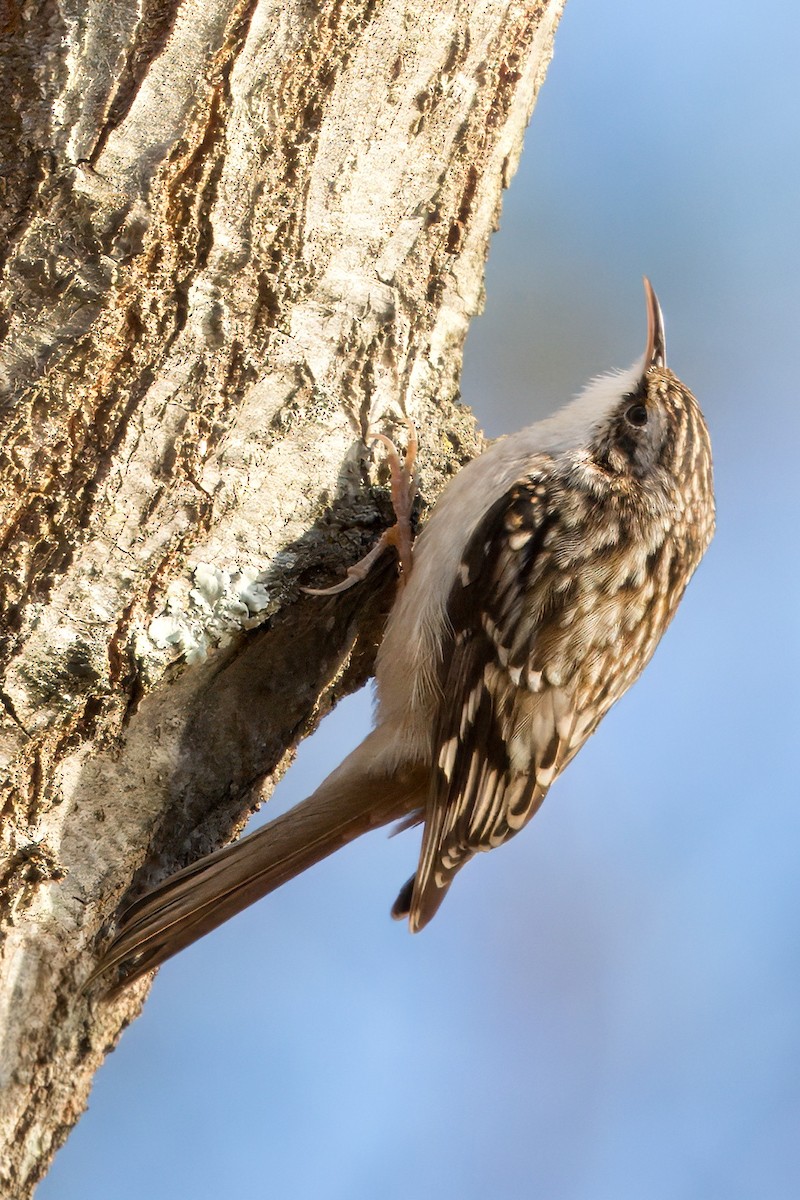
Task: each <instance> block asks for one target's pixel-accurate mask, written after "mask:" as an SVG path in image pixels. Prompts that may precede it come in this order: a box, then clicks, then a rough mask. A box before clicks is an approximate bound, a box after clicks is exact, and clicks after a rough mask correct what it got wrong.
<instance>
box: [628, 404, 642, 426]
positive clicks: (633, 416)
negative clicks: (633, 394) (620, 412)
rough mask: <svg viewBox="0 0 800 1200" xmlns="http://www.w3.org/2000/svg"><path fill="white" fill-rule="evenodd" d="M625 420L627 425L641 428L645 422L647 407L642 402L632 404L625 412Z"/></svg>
mask: <svg viewBox="0 0 800 1200" xmlns="http://www.w3.org/2000/svg"><path fill="white" fill-rule="evenodd" d="M625 420H626V421H627V422H628V424H629V425H636V426H638V427H640V428H641V426H642V425H646V424H647V409H646V408H645V406H644V405H643V404H632V405H631V406H630V408H629V409H628V411H627V412H626V413H625Z"/></svg>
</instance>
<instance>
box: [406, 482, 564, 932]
mask: <svg viewBox="0 0 800 1200" xmlns="http://www.w3.org/2000/svg"><path fill="white" fill-rule="evenodd" d="M558 511H559V509H558V503H557V497H555V496H554V495H553V494H552V490H551V486H549V485H548V482H547V474H546V470H545V471H540V472H532V473H531V474H530V475H526V476H525V477H524V478H522V479H520V480H519V481H518V482H517V483H516V484H515V485H514V486H513V487H512V488H511V489H510V490H509V491H508V492H507V493H506V494H505V495H504V496H503V497H502V498H501V499H500V500H499V501H498V502H497V503H496V504H495V505H494V506H493V508H492V509H491V510H490V511H489V513H488V514H487V515H486V517H485V518H484V520H483V521H482V522H481V524H480V525H479V526H478V528H477V529H476V530H475V533H474V534H473V536H472V538H471V539H470V541H469V544H468V545H467V547H466V550H465V553H464V556H463V561H462V564H461V569H460V571H459V573H458V576H457V579H456V582H455V584H454V586H453V590H452V592H451V595H450V599H449V603H448V617H449V620H450V623H451V625H452V629H453V640H452V645H451V653H450V656H449V660H448V661H446V662H444V663H443V664H442V668H441V671H440V685H441V688H442V694H443V697H444V700H443V703H442V705H441V709H440V714H439V719H438V724H437V727H436V729H435V731H434V747H435V752H434V764H435V765H434V771H433V777H432V783H431V790H430V793H429V797H428V802H427V808H426V814H425V828H424V833H423V839H422V848H421V852H420V861H419V866H418V869H417V873H416V877H415V880H414V882H413V885H412V884H411V882H410V881H409V884H408V885H406V888H405V889H404V892H403V893H402V895H401V897H400V898H399V899H398V903H397V905H396V906H395V910H394V911H395V914H396V915H405V913H406V912H407V913H408V916H409V922H410V925H411V928H412V929H414V930H416V929H421V928H422V927H423V926H424V925H425V924H427V922H428V921H429V920H430V919H431V917H432V916H433V915H434V913H435V912H436V910H437V909H438V907H439V905H440V904H441V902H442V900H443V898H444V895H445V893H446V891H447V889H448V887H449V886H450V883H451V882H452V879H453V877H454V876H455V874H456V872H457V871H458V870H460V868H461V867H462V866H463V865H464V863H465V862H467V861H468V860H469V859H470V858H472V857H473V855H474V854H476V853H478V852H479V851H481V850H489V849H491V848H493V847H495V846H498V845H501V844H502V843H503V842H505V841H507V840H508V838H510V837H512V836H513V835H514V834H515V833H516V832H517V831H518V830H519V829H521V828H522V827H523V825H525V824H526V823H527V822H528V821H529V820H530V818H531V817H532V816H533V814H534V813H535V812H536V810H537V809H538V807H539V805H540V804H541V802H542V800H543V799H544V797H545V795H546V793H547V789H548V787H549V786H550V784H551V782H552V780H553V779H554V778H555V776H556V775H557V774H558V772H559V771H560V770H561V768H562V766H563V765H564V762H565V761H566V759H567V757H571V756H572V754H573V753H574V750H572V749H571V747H570V738H571V736H572V734H573V731H574V728H575V722H576V713H575V711H574V704H573V697H572V693H571V691H570V687H569V681H566V682H565V681H563V680H559V681H558V686H555V685H554V684H553V683H552V682H550V681H548V678H547V659H546V657H545V658H543V657H542V655H541V654H540V653H539V650H540V647H543V646H548V645H550V644H552V642H553V639H554V638H555V639H556V640H557V636H558V624H559V620H560V618H561V616H563V614H564V610H565V608H566V606H567V605H568V604H569V601H570V596H571V589H570V585H569V580H565V579H564V578H563V577H562V574H561V572H560V571H559V569H558V567H557V565H556V564H555V562H554V560H553V557H552V555H551V553H550V551H549V548H548V546H549V539H550V537H551V536H555V535H557V533H558V530H557V529H556V528H555V527H556V526H557V524H558V515H557V514H558ZM551 531H553V535H551Z"/></svg>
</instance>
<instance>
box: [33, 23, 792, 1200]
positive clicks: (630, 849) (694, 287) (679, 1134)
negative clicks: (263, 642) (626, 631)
mask: <svg viewBox="0 0 800 1200" xmlns="http://www.w3.org/2000/svg"><path fill="white" fill-rule="evenodd" d="M798 45H800V10H798V9H797V8H796V7H795V6H793V5H790V4H789V3H787V2H782V3H778V2H776V3H771V4H770V3H765V4H762V5H760V6H758V9H757V10H756V9H754V8H753V6H752V5H746V4H744V3H730V4H724V3H722V2H721V0H709V2H707V3H706V4H704V5H702V6H701V5H697V4H691V3H688V2H687V0H671V2H669V3H668V2H666V0H658V2H654V0H650V3H648V4H641V3H633V2H632V0H627V2H625V0H606V3H605V4H603V5H598V4H592V3H590V2H589V0H569V2H568V4H567V11H566V14H565V16H564V20H563V23H562V26H561V29H560V31H559V34H558V38H557V43H556V55H555V59H554V61H553V65H552V67H551V70H550V74H549V76H548V79H547V82H546V84H545V86H544V89H543V91H542V94H541V97H540V101H539V105H538V107H537V110H536V112H535V114H534V118H533V121H532V124H531V127H530V129H529V132H528V138H527V141H526V149H525V153H524V154H523V159H522V163H521V166H520V170H519V172H518V174H517V177H516V179H515V180H514V182H513V184H512V188H511V190H510V192H509V193H508V195H507V197H506V203H505V207H504V211H503V219H502V228H501V230H500V232H499V233H498V234H497V235H496V236H495V239H494V242H493V246H492V251H491V257H490V262H489V267H488V274H487V285H486V290H487V306H486V314H485V316H484V317H482V318H481V319H480V320H478V321H476V322H475V323H474V327H473V330H472V332H471V333H470V339H469V343H468V347H467V356H466V368H465V374H464V380H463V392H464V398H465V400H466V401H467V402H468V403H469V404H471V405H472V406H473V407H474V409H475V410H476V412H477V413H478V416H479V418H480V420H481V422H482V424H483V425H484V427H485V428H486V429H487V431H488V432H489V433H490V434H493V435H494V434H499V433H502V432H509V431H510V430H512V429H514V428H515V427H519V426H520V425H522V424H527V423H529V422H530V421H531V420H532V419H535V417H536V416H538V415H543V414H544V413H546V412H549V411H551V410H552V409H553V408H555V407H556V406H558V405H559V404H560V403H562V402H563V400H565V399H566V398H567V397H568V396H569V395H570V394H572V393H573V392H574V391H576V390H577V389H578V388H579V387H580V386H581V385H582V384H583V383H584V382H585V380H586V379H587V378H588V377H589V376H591V375H592V374H595V373H597V372H598V371H601V370H604V369H607V368H609V367H614V366H626V365H627V364H628V363H630V362H631V361H632V360H633V359H634V358H635V357H636V356H637V355H638V354H640V353H641V350H642V347H643V339H644V304H643V297H642V290H641V281H640V280H641V275H642V273H643V272H646V273H647V274H648V275H649V276H650V277H651V278H652V280H653V283H654V285H655V287H656V289H657V291H658V293H659V297H660V299H661V303H662V306H663V308H664V312H665V316H666V322H667V337H668V349H669V358H670V363H671V365H672V366H673V367H674V368H675V369H676V370H677V371H678V373H679V374H680V375H681V376H682V378H684V380H685V381H686V382H687V383H688V384H689V385H690V386H691V387H692V389H693V390H694V391H695V393H696V394H697V396H698V398H699V399H700V402H701V404H702V406H703V408H704V411H705V412H706V415H707V418H708V421H709V425H710V427H711V432H712V440H713V443H714V450H715V463H716V478H717V494H718V508H719V525H718V533H717V536H716V539H715V541H714V544H713V546H712V548H711V550H710V552H709V554H708V556H707V558H706V560H705V561H704V563H703V565H702V567H701V568H700V571H699V572H698V574H697V576H696V578H695V580H694V581H693V583H692V585H691V587H690V589H689V592H688V594H687V597H686V600H685V602H684V605H683V606H682V608H681V610H680V612H679V614H678V616H677V618H676V620H675V622H674V624H673V626H672V627H671V629H670V631H669V633H668V634H667V637H666V638H665V640H664V642H663V644H662V646H661V647H660V649H659V651H658V652H657V654H656V657H655V659H654V661H653V663H652V664H651V666H650V667H649V668H648V670H647V672H646V673H645V676H644V677H643V679H642V681H641V682H640V683H639V684H637V686H636V687H635V688H634V689H633V690H632V692H630V693H629V694H628V696H627V697H626V698H625V699H624V700H623V701H622V702H621V703H620V704H619V705H618V706H617V707H616V708H615V710H614V711H613V712H612V713H611V714H610V715H609V717H608V718H607V719H606V721H605V722H604V724H603V726H602V728H601V730H600V732H599V733H598V735H597V737H595V738H594V739H592V741H591V742H590V744H589V745H587V747H586V748H585V749H584V750H583V751H582V753H581V755H580V756H579V757H578V759H577V760H576V761H575V763H574V764H573V765H572V766H571V767H570V769H569V771H568V772H567V774H566V775H565V777H564V778H563V779H562V780H560V781H559V782H558V783H557V785H556V786H555V787H554V788H553V791H552V793H551V795H550V796H549V797H548V799H547V801H546V803H545V805H544V807H543V809H542V810H541V812H540V813H539V815H538V816H537V817H536V820H535V822H534V823H533V824H532V825H531V826H530V827H529V829H527V830H526V831H525V833H524V834H523V835H522V836H521V837H519V838H517V839H515V840H514V841H513V842H512V843H510V844H509V845H508V846H507V847H505V848H504V849H503V850H502V851H499V852H496V853H494V854H491V855H487V856H482V857H481V859H480V860H479V861H476V862H475V863H474V864H472V865H471V866H470V867H469V868H468V869H467V870H466V871H464V872H463V874H462V875H460V876H459V879H458V881H457V884H456V886H455V887H454V888H453V891H452V893H451V895H450V896H449V897H448V900H447V903H446V904H445V905H444V907H443V909H442V912H441V914H440V915H439V916H438V917H437V919H436V921H435V922H434V923H433V924H432V925H431V926H430V928H429V929H426V930H425V932H424V933H423V934H422V935H420V936H419V937H416V938H412V937H409V936H408V935H407V934H406V933H405V932H404V930H403V929H402V928H401V927H399V926H397V925H394V924H392V923H391V922H390V921H389V919H388V909H389V906H390V904H391V902H392V900H393V898H394V895H395V892H396V890H397V887H398V886H399V884H400V883H402V882H403V881H404V880H405V879H406V878H407V876H408V875H409V874H410V872H411V869H412V868H413V864H414V859H415V856H416V846H417V841H416V836H417V835H415V834H414V833H413V832H412V833H408V834H405V835H402V836H400V837H397V838H394V839H392V840H387V839H386V838H385V837H384V836H383V835H382V834H380V833H378V834H376V835H372V836H370V837H369V838H366V839H362V840H361V842H359V843H357V844H356V845H354V846H352V847H350V848H348V849H347V850H346V851H344V852H342V853H340V854H338V855H336V856H335V857H334V858H333V859H332V860H330V861H329V862H327V863H324V864H321V865H320V866H319V867H318V868H316V869H315V870H314V871H313V872H310V873H308V874H307V875H306V876H304V877H302V878H301V879H299V880H297V881H294V882H293V883H292V884H290V885H288V886H287V887H286V888H284V889H282V891H280V892H279V893H277V894H276V895H275V896H272V897H270V898H269V899H268V900H267V901H265V902H264V903H263V904H261V905H259V906H257V907H256V908H255V909H252V910H250V911H249V912H247V913H245V914H242V916H240V917H238V918H237V919H236V920H235V921H233V922H231V923H230V924H229V925H228V926H227V927H225V928H223V929H221V930H219V931H218V932H217V933H216V934H215V935H213V936H212V937H209V938H207V939H205V941H204V942H202V943H200V944H199V945H198V946H195V947H193V948H191V949H190V950H189V951H187V952H186V953H184V954H183V955H181V956H180V957H179V958H178V959H176V960H174V961H173V962H171V963H169V964H168V965H167V966H166V967H165V968H164V969H163V971H162V972H161V974H160V976H159V978H158V980H157V982H156V985H155V987H154V989H153V993H152V996H151V998H150V1000H149V1001H148V1004H147V1006H146V1010H145V1013H144V1015H143V1017H142V1018H141V1019H140V1020H139V1021H138V1022H136V1023H135V1025H134V1026H132V1027H131V1029H129V1030H128V1031H127V1032H126V1033H125V1035H124V1036H123V1038H122V1041H121V1043H120V1046H119V1048H118V1049H117V1051H116V1052H115V1053H114V1054H113V1055H112V1056H111V1057H110V1058H109V1060H108V1062H107V1064H106V1066H105V1067H104V1068H103V1070H102V1071H101V1072H100V1075H99V1076H98V1080H97V1084H96V1086H95V1089H94V1091H93V1094H92V1098H91V1106H90V1111H89V1112H88V1114H87V1115H86V1116H85V1117H84V1119H83V1121H82V1122H81V1124H80V1125H79V1126H78V1128H77V1130H76V1131H75V1132H74V1133H73V1135H72V1137H71V1139H70V1141H69V1142H68V1144H67V1146H66V1147H65V1149H64V1150H62V1151H61V1153H60V1155H59V1156H58V1158H57V1160H56V1164H55V1166H54V1168H53V1171H52V1173H51V1175H50V1176H49V1178H48V1179H47V1180H46V1181H45V1182H44V1183H43V1184H42V1185H41V1187H40V1189H39V1192H38V1193H37V1200H129V1198H130V1200H134V1197H135V1198H136V1200H140V1198H141V1196H142V1195H146V1196H147V1197H148V1200H166V1198H167V1197H169V1198H170V1200H171V1198H172V1197H174V1196H176V1195H178V1196H192V1197H193V1200H212V1198H214V1200H217V1198H219V1197H225V1198H226V1200H227V1198H228V1197H236V1198H237V1200H238V1198H240V1197H246V1198H248V1200H249V1198H250V1197H253V1198H260V1197H267V1196H269V1197H278V1198H280V1200H306V1198H308V1200H320V1198H324V1200H340V1198H341V1200H362V1198H363V1200H375V1197H378V1196H379V1197H381V1200H395V1198H396V1200H400V1198H401V1197H402V1198H403V1200H407V1197H408V1196H409V1195H414V1196H421V1197H423V1198H424V1200H426V1198H427V1197H432V1196H436V1197H438V1198H439V1200H456V1198H458V1200H473V1198H474V1200H479V1198H480V1200H485V1197H486V1196H487V1195H491V1196H499V1197H502V1198H503V1200H529V1198H530V1197H542V1198H543V1200H628V1198H630V1200H642V1198H643V1197H646V1198H647V1200H662V1198H663V1200H684V1198H685V1200H693V1198H695V1197H697V1198H698V1200H717V1198H719V1200H740V1198H741V1200H745V1198H747V1200H750V1198H753V1197H756V1196H757V1197H759V1200H760V1198H761V1197H768V1198H769V1200H790V1198H791V1200H794V1198H795V1197H797V1196H798V1195H800V1079H799V1078H798V1076H799V1074H800V1031H799V1029H798V1014H799V1013H800V928H798V926H800V917H798V913H799V912H800V869H798V849H799V847H800V836H799V835H800V803H798V800H799V799H800V795H799V793H800V788H798V783H797V758H798V755H797V745H798V726H799V725H800V701H799V700H798V683H797V680H798V678H800V634H798V607H799V606H798V600H799V599H800V569H799V568H798V537H797V528H798V515H799V514H798V501H797V495H798V482H797V476H798V460H797V446H798V440H799V438H798V435H800V420H799V419H798V409H799V407H800V406H799V405H798V397H797V368H796V364H795V358H796V354H797V343H798V332H797V324H798V297H797V281H798V278H800V262H799V261H798V212H799V211H800V194H799V193H800V171H799V169H798V158H799V155H798V125H799V124H800V123H799V122H798V109H799V108H800V101H799V100H798V95H799V94H800V92H799V90H798V86H797V64H796V59H797V48H798ZM368 719H369V697H368V696H367V695H366V694H362V695H361V696H360V697H356V698H354V699H352V700H351V701H349V702H347V703H346V704H344V705H341V706H340V708H339V709H338V710H337V711H336V713H334V714H333V716H332V717H331V718H330V719H329V721H328V722H326V724H325V725H324V726H323V728H322V729H321V730H320V732H319V734H318V735H317V736H316V737H315V738H314V739H313V740H312V741H310V742H309V743H307V744H306V745H305V746H304V747H303V750H302V752H301V755H300V757H299V759H298V762H297V763H296V765H295V767H294V768H293V769H292V771H291V772H290V774H289V775H288V776H287V778H286V780H285V781H284V783H283V784H282V785H281V789H280V800H276V803H277V802H280V803H282V804H286V805H288V804H290V803H292V802H294V801H295V800H297V799H299V798H300V797H302V796H303V795H305V794H307V792H308V791H309V790H310V789H311V788H312V787H313V786H314V784H315V783H316V782H318V780H319V779H320V778H322V776H323V775H324V774H325V773H326V772H327V771H328V770H329V769H330V768H332V767H333V766H334V765H336V762H337V761H338V760H339V759H340V758H341V757H342V755H343V753H344V750H345V749H346V748H347V746H348V745H349V744H350V743H352V744H355V742H356V741H358V740H359V739H360V737H361V736H362V735H363V732H364V731H365V728H366V725H367V722H368ZM272 811H273V812H274V811H275V809H273V810H272Z"/></svg>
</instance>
